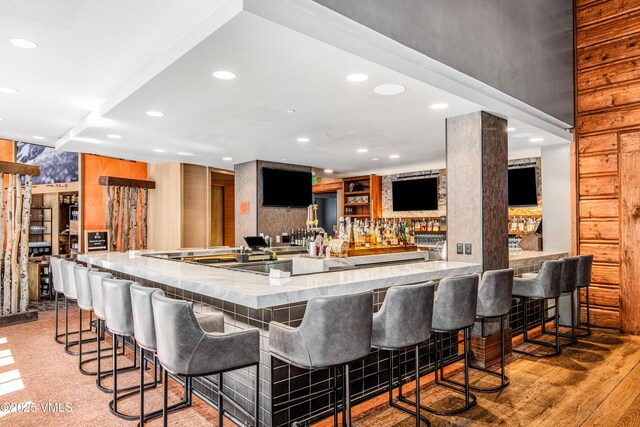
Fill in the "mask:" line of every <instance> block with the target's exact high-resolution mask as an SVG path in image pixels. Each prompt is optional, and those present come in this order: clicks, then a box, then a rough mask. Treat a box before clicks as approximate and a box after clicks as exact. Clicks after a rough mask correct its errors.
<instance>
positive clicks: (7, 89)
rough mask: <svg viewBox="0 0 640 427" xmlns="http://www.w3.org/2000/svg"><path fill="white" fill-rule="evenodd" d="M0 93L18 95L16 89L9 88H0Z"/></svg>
mask: <svg viewBox="0 0 640 427" xmlns="http://www.w3.org/2000/svg"><path fill="white" fill-rule="evenodd" d="M0 92H2V93H9V94H14V93H18V89H14V88H11V87H0Z"/></svg>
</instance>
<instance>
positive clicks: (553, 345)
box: [512, 297, 562, 357]
mask: <svg viewBox="0 0 640 427" xmlns="http://www.w3.org/2000/svg"><path fill="white" fill-rule="evenodd" d="M522 299H523V304H524V331H523V335H524V343H523V344H527V343H529V344H536V345H539V346H543V347H549V348H553V349H554V350H555V351H554V352H552V353H536V352H532V351H527V350H521V349H517V348H514V349H512V351H513V352H516V353H520V354H526V355H528V356H534V357H553V356H557V355H559V354H560V353H561V351H562V349H561V348H560V335H559V331H558V325H559V319H560V315H559V310H558V308H559V307H560V297H555V298H553V299H554V300H555V305H556V307H555V310H554V311H555V315H554V321H555V329H556V330H555V333H554V335H555V343H550V342H546V341H540V340H534V339H531V338H529V334H528V332H529V331H528V329H529V323H528V319H527V318H528V312H527V305H528V302H529V300H530V299H529V298H527V297H522ZM545 320H546V319H545V316H544V313H543V315H542V320H541V324H544V323H545Z"/></svg>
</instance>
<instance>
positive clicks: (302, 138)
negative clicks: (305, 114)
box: [296, 136, 309, 142]
mask: <svg viewBox="0 0 640 427" xmlns="http://www.w3.org/2000/svg"><path fill="white" fill-rule="evenodd" d="M296 141H298V142H309V138H307V137H306V136H301V137H300V138H298V139H296Z"/></svg>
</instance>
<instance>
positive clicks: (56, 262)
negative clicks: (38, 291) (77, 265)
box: [49, 257, 65, 344]
mask: <svg viewBox="0 0 640 427" xmlns="http://www.w3.org/2000/svg"><path fill="white" fill-rule="evenodd" d="M61 262H62V259H61V258H58V257H51V258H49V266H50V267H51V275H52V279H53V289H54V291H55V293H56V299H55V313H56V314H55V318H56V334H55V337H54V339H55V340H56V342H57V343H58V344H64V341H62V340H61V339H60V338H61V337H63V336H65V334H61V333H58V331H59V325H58V324H59V321H58V319H59V314H58V313H59V310H60V308H59V307H60V302H59V301H60V295H63V296H64V287H63V286H64V285H63V281H62V266H61V265H60V263H61Z"/></svg>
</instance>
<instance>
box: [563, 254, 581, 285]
mask: <svg viewBox="0 0 640 427" xmlns="http://www.w3.org/2000/svg"><path fill="white" fill-rule="evenodd" d="M562 261H563V264H562V274H561V276H560V288H561V289H562V292H573V291H575V290H576V286H577V285H578V264H579V262H580V258H578V257H577V256H575V257H568V258H563V259H562Z"/></svg>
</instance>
